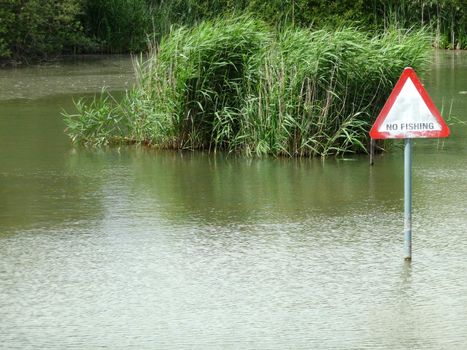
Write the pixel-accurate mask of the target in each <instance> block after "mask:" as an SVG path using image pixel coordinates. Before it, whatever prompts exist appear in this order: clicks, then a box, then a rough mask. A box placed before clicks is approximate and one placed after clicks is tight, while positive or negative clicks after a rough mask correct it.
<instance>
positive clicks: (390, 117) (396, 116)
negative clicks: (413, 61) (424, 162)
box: [370, 68, 449, 260]
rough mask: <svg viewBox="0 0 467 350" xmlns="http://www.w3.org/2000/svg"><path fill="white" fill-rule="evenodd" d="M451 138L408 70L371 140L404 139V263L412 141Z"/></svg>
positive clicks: (407, 255)
mask: <svg viewBox="0 0 467 350" xmlns="http://www.w3.org/2000/svg"><path fill="white" fill-rule="evenodd" d="M448 136H449V128H448V126H447V125H446V123H445V121H444V119H443V117H441V114H440V113H439V111H438V109H437V108H436V106H435V105H434V103H433V101H432V100H431V98H430V96H428V93H427V92H426V90H425V88H424V87H423V85H422V83H421V82H420V80H419V79H418V77H417V75H416V74H415V71H414V70H413V69H412V68H405V69H404V72H403V73H402V75H401V77H400V78H399V80H398V81H397V83H396V85H395V86H394V89H393V91H392V92H391V95H390V96H389V98H388V100H387V101H386V103H385V104H384V107H383V109H382V110H381V112H380V113H379V115H378V118H376V121H375V123H374V124H373V127H372V128H371V130H370V137H371V138H372V139H405V146H404V259H405V260H412V139H414V138H439V137H448Z"/></svg>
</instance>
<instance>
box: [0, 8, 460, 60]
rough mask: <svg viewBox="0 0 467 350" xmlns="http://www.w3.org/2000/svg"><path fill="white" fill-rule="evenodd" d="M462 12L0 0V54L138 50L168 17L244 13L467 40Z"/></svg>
mask: <svg viewBox="0 0 467 350" xmlns="http://www.w3.org/2000/svg"><path fill="white" fill-rule="evenodd" d="M466 12H467V0H389V1H388V0H313V1H310V0H287V1H283V0H0V58H2V57H3V58H5V57H12V58H20V59H22V60H26V61H27V60H31V59H35V58H48V57H50V56H51V55H57V54H60V53H75V52H108V53H115V52H136V51H141V50H144V49H145V48H146V40H147V37H148V35H149V36H150V37H151V38H152V39H156V40H160V38H161V37H162V35H164V34H166V33H168V32H170V28H171V27H172V26H174V25H175V26H180V25H185V26H193V25H195V24H196V23H199V22H201V21H203V20H206V19H214V18H216V17H218V16H222V15H224V14H236V15H239V14H244V13H250V14H251V15H253V16H254V17H255V18H258V19H262V20H263V21H265V22H267V23H269V24H271V25H273V26H278V27H282V26H285V25H296V26H300V27H304V28H307V27H313V28H315V29H319V28H323V27H332V28H339V27H340V26H342V25H357V26H358V27H359V28H362V29H364V30H369V31H372V32H381V31H384V30H387V29H388V28H401V29H403V28H414V27H415V28H420V27H427V28H428V29H429V30H430V31H431V32H432V33H433V34H434V35H433V45H434V46H436V47H442V48H451V49H456V48H467V16H466Z"/></svg>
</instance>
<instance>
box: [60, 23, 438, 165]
mask: <svg viewBox="0 0 467 350" xmlns="http://www.w3.org/2000/svg"><path fill="white" fill-rule="evenodd" d="M428 52H429V38H428V37H427V35H426V34H425V33H424V32H416V33H406V32H401V31H391V32H387V33H386V34H383V35H379V36H373V37H372V36H370V35H369V34H367V33H364V32H361V31H359V30H357V29H355V28H343V29H340V30H337V31H329V30H319V31H311V30H308V29H296V28H285V29H283V30H282V31H280V32H275V31H274V30H272V29H271V28H269V27H268V26H267V25H266V24H264V23H263V22H260V21H256V20H253V19H251V18H250V17H240V18H235V19H222V20H216V21H206V22H203V23H201V24H200V25H199V26H197V27H195V28H193V29H186V28H180V29H176V30H174V31H173V32H172V33H171V34H170V35H169V36H167V37H165V38H164V39H163V40H162V42H161V44H160V46H159V47H158V48H154V49H153V50H152V52H151V55H150V57H149V59H147V60H145V61H143V60H142V59H140V60H138V61H137V62H136V71H137V80H138V85H137V86H136V87H135V88H134V89H133V90H132V91H130V92H129V93H128V94H127V96H126V97H125V98H124V99H123V101H122V102H121V103H120V104H115V105H113V106H112V107H111V108H110V111H111V113H110V114H112V115H114V116H117V117H112V118H113V120H118V121H119V122H118V125H119V127H118V128H117V129H118V130H120V131H121V133H120V134H118V135H115V134H112V133H111V134H109V135H110V136H111V137H106V135H107V132H108V130H107V129H108V128H107V127H106V126H105V125H106V123H107V122H108V120H109V119H108V118H103V119H102V120H101V123H102V126H99V115H102V113H100V111H101V110H102V109H105V110H106V113H104V114H103V115H107V116H108V115H109V113H108V111H109V105H108V104H106V103H104V104H97V103H93V104H91V105H85V104H82V103H78V104H77V105H76V107H77V109H78V114H76V115H67V116H66V121H67V124H68V132H69V134H70V136H71V137H72V138H73V139H74V140H77V141H79V140H83V141H85V142H87V143H99V144H101V143H112V142H122V141H124V142H128V141H131V142H141V143H146V144H153V145H156V146H158V147H161V148H180V149H192V150H193V149H209V150H213V151H217V150H224V151H228V152H242V153H245V154H257V155H262V154H272V155H288V156H306V155H321V156H326V155H329V154H339V153H344V152H356V151H365V144H366V142H367V135H368V129H369V127H370V126H371V123H372V121H373V120H374V118H375V117H376V114H377V112H378V110H379V109H380V108H381V107H382V104H383V103H384V101H385V99H386V98H387V96H388V95H389V93H390V91H391V88H392V86H393V84H394V83H395V81H396V80H397V78H398V77H399V75H400V73H401V72H402V70H403V69H404V67H406V66H412V67H414V68H415V69H420V68H422V67H423V64H424V63H425V62H426V60H427V54H428ZM90 121H92V123H93V125H95V126H97V129H98V130H102V133H103V134H102V135H98V136H96V135H95V134H89V133H87V132H86V131H85V130H86V129H87V128H86V125H87V124H88V123H89V122H90ZM83 125H84V126H83ZM83 130H84V131H83ZM114 130H115V128H114ZM101 136H103V137H101Z"/></svg>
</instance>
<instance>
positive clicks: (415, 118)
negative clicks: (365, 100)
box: [378, 78, 441, 137]
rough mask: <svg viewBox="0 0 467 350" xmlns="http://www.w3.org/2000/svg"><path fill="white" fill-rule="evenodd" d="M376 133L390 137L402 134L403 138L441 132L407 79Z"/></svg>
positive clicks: (439, 126)
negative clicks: (423, 133) (417, 134)
mask: <svg viewBox="0 0 467 350" xmlns="http://www.w3.org/2000/svg"><path fill="white" fill-rule="evenodd" d="M378 131H379V132H385V133H388V134H389V135H391V136H395V135H398V134H401V133H404V134H405V135H406V136H405V137H410V134H411V132H413V131H417V132H424V131H441V125H440V124H439V123H438V120H437V119H436V118H435V116H434V115H433V114H432V113H431V111H430V110H429V109H428V107H427V105H426V103H425V101H423V99H422V97H421V96H420V93H419V92H418V91H417V88H416V87H415V85H414V83H413V81H412V79H410V78H408V79H407V81H406V82H405V85H404V87H403V88H402V90H401V92H400V93H399V95H398V96H397V98H396V100H395V101H394V104H393V105H392V108H391V110H390V111H389V113H388V115H387V116H386V119H384V121H383V123H381V125H380V126H379V128H378Z"/></svg>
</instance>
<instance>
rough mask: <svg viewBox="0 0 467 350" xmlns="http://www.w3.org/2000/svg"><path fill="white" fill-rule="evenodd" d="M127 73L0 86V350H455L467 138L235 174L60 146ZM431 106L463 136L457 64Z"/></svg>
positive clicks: (444, 63) (465, 76) (54, 74)
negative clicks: (69, 119) (89, 107)
mask: <svg viewBox="0 0 467 350" xmlns="http://www.w3.org/2000/svg"><path fill="white" fill-rule="evenodd" d="M131 71H132V68H131V63H130V61H129V59H127V58H124V57H123V58H122V57H120V58H101V59H87V60H82V61H75V62H67V63H60V64H56V65H51V66H44V67H34V68H24V69H17V70H13V69H7V70H0V344H1V345H0V348H6V349H39V348H40V349H65V348H66V349H99V348H108V349H128V348H133V349H228V348H232V349H330V348H336V349H342V348H355V349H356V348H359V349H361V348H368V349H375V348H382V349H408V348H414V349H415V348H417V349H440V348H444V349H462V348H463V347H464V346H465V344H467V332H466V330H467V277H466V276H467V260H466V256H467V195H466V193H467V178H466V176H465V171H466V169H467V139H466V136H467V128H466V127H464V126H462V125H454V126H452V137H451V138H450V139H449V140H447V141H446V142H442V143H439V142H438V141H435V140H417V141H416V143H415V148H414V169H413V176H414V198H413V201H414V230H413V231H414V241H413V244H414V261H413V263H412V264H411V265H407V264H405V263H404V261H403V260H402V245H403V236H402V230H403V214H402V210H403V201H402V194H403V193H402V191H403V188H402V184H403V171H402V170H403V169H402V165H403V159H402V152H401V151H400V150H395V151H393V152H392V153H390V154H384V155H381V156H378V157H377V159H376V164H375V166H374V167H372V168H370V167H369V166H368V164H367V163H368V159H367V158H366V157H365V156H357V157H349V158H346V159H329V160H326V161H321V160H316V159H303V160H298V159H292V160H289V159H244V158H241V157H223V156H213V155H209V154H201V153H195V154H191V153H183V154H182V153H177V152H156V151H153V150H148V149H144V148H137V147H130V148H127V147H121V148H114V149H105V150H102V149H96V150H89V149H83V148H79V147H74V146H73V145H71V144H70V142H69V140H68V139H67V137H66V136H65V135H64V133H63V129H64V125H63V123H62V120H61V117H60V112H61V110H62V109H63V108H65V109H71V108H72V97H75V98H77V97H79V96H80V95H82V94H85V93H94V92H96V91H99V90H100V88H101V86H102V85H107V86H109V89H112V90H122V89H124V88H125V87H127V86H130V85H131V83H132V74H131ZM422 81H423V82H424V83H425V87H426V88H427V90H428V92H429V93H430V94H431V95H432V97H433V99H434V100H435V102H436V103H437V105H438V106H439V108H440V109H444V115H447V114H448V113H446V112H448V111H450V114H451V115H453V116H455V117H457V118H459V119H461V120H467V115H466V114H465V111H466V110H467V94H466V93H465V91H466V90H467V53H465V52H459V53H452V52H438V53H435V54H434V64H433V66H432V69H431V70H430V72H429V73H428V74H427V75H425V76H424V77H422Z"/></svg>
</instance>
